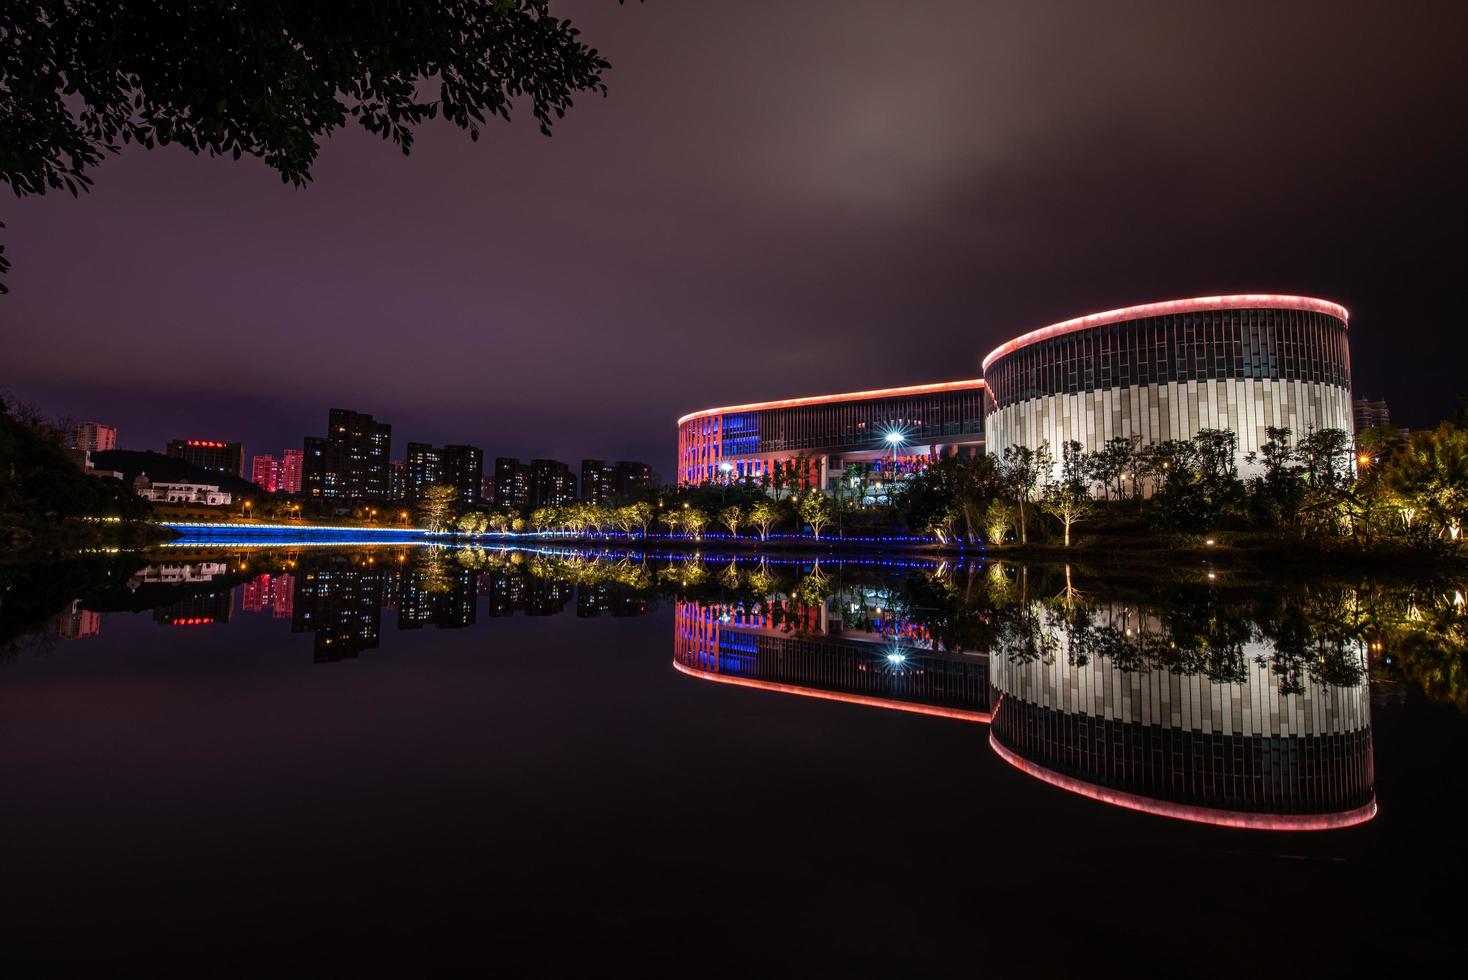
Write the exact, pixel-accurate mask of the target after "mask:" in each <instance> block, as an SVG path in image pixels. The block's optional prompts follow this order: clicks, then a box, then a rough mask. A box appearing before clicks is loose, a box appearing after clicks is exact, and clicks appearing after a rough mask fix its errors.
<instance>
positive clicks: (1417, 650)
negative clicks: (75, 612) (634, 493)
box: [0, 547, 1468, 712]
mask: <svg viewBox="0 0 1468 980" xmlns="http://www.w3.org/2000/svg"><path fill="white" fill-rule="evenodd" d="M183 557H185V556H183V555H180V554H179V553H177V552H175V553H172V554H167V555H157V556H149V557H148V558H147V559H140V558H137V557H135V556H118V555H96V556H77V557H73V558H70V559H67V560H65V561H58V562H52V563H43V564H14V565H0V594H3V595H4V602H3V603H0V642H3V643H6V644H7V645H14V644H15V643H17V642H18V638H19V637H21V636H23V635H25V634H27V633H34V632H35V631H37V630H40V629H42V628H44V627H45V626H46V624H47V619H48V617H54V616H56V615H58V614H59V613H60V612H61V611H62V609H63V607H68V606H70V607H72V608H86V609H89V610H97V611H101V612H105V611H108V610H111V609H136V608H151V607H150V606H148V605H147V604H146V603H149V602H152V603H153V605H158V604H160V603H162V602H164V601H165V596H164V595H163V594H161V593H157V591H156V589H152V587H150V589H147V590H143V591H142V592H138V591H136V590H131V591H130V590H126V589H124V588H123V587H122V586H121V581H120V580H121V579H124V578H126V577H127V576H126V572H125V571H124V572H122V573H119V571H118V569H119V568H120V567H121V566H123V565H128V564H129V563H130V564H131V565H132V566H133V567H136V566H138V565H140V564H145V563H147V562H152V563H154V564H157V563H160V562H164V563H166V562H167V561H170V560H172V561H179V560H182V559H183ZM188 557H194V558H198V559H199V560H203V559H205V558H211V559H216V560H217V559H221V558H222V559H223V561H224V563H225V564H226V565H227V566H228V567H229V568H230V569H245V568H247V567H248V568H249V569H250V570H251V574H259V573H260V572H267V573H268V572H271V571H272V570H273V571H275V572H277V573H278V572H280V571H282V570H283V569H284V567H285V565H286V564H287V563H291V564H292V565H293V564H294V563H295V562H296V561H298V560H299V561H301V562H303V563H306V564H310V563H313V562H315V563H318V564H319V563H322V562H330V563H333V564H334V565H337V566H340V569H341V570H340V571H339V572H338V573H337V574H338V575H340V576H348V577H349V576H350V575H352V574H354V572H353V571H352V570H353V569H356V568H367V567H372V568H373V570H374V572H373V573H374V574H377V575H384V576H386V577H387V581H388V587H387V588H386V589H385V590H384V599H383V601H384V602H392V601H394V599H393V596H395V595H397V592H398V587H397V584H396V583H397V582H398V581H399V580H403V581H410V582H412V583H413V584H414V586H415V588H416V590H417V591H418V592H421V593H426V594H429V595H443V594H446V593H448V592H450V591H452V590H455V589H458V588H460V587H461V586H459V585H458V584H457V582H458V580H457V578H456V577H455V575H454V574H450V569H453V568H457V569H460V570H461V571H462V570H470V571H473V572H489V573H492V574H493V575H495V576H509V577H511V578H513V579H516V580H519V581H522V582H528V581H542V582H546V583H549V584H554V585H555V586H556V587H557V588H574V587H582V586H585V587H596V588H612V589H615V590H617V592H618V593H619V594H622V595H624V596H630V597H637V598H640V599H641V600H644V601H645V602H646V603H647V604H649V606H650V604H651V603H653V602H654V601H655V600H656V599H657V598H658V597H676V598H682V599H692V600H708V601H716V602H720V603H723V604H726V605H733V606H735V607H739V608H744V609H748V610H752V611H753V610H758V611H760V612H761V614H764V615H768V616H769V617H771V619H772V620H773V621H774V622H777V623H779V624H780V627H781V628H782V629H787V630H789V631H790V632H799V631H801V630H803V629H807V628H808V624H809V617H808V616H807V615H805V614H804V613H802V612H801V611H800V610H802V609H809V608H811V607H814V606H817V605H820V604H823V603H829V604H830V605H831V607H832V609H833V610H838V611H839V617H840V620H841V622H842V624H843V626H844V628H845V629H847V630H854V631H862V632H873V633H883V634H900V635H903V636H905V637H907V638H909V639H910V640H913V641H921V642H925V643H931V644H933V645H935V646H936V647H938V648H941V649H944V650H949V651H956V652H957V651H1002V652H1003V654H1004V655H1005V656H1006V657H1008V658H1011V659H1013V660H1015V661H1025V660H1030V659H1039V660H1044V659H1046V658H1054V657H1062V658H1065V660H1066V661H1067V662H1068V663H1072V664H1076V665H1085V664H1088V663H1090V662H1092V661H1094V660H1098V659H1104V660H1106V661H1107V662H1108V663H1109V664H1111V665H1113V666H1114V667H1115V668H1117V669H1120V670H1124V671H1143V670H1149V669H1166V670H1170V671H1174V672H1177V673H1180V674H1185V675H1192V674H1199V675H1202V676H1205V677H1207V678H1209V679H1210V680H1214V681H1217V682H1220V683H1227V682H1238V681H1239V680H1240V679H1241V678H1243V677H1244V676H1245V672H1246V670H1247V667H1248V662H1249V659H1250V658H1251V657H1253V658H1256V659H1258V658H1263V660H1264V661H1266V662H1267V665H1268V667H1269V669H1270V671H1271V673H1272V676H1273V677H1274V678H1275V679H1276V681H1277V683H1278V686H1279V691H1280V693H1282V694H1297V693H1299V692H1301V691H1303V690H1304V688H1305V685H1307V684H1309V683H1326V684H1331V685H1336V686H1351V685H1354V684H1357V683H1360V681H1361V678H1362V676H1363V670H1364V668H1363V657H1362V653H1363V652H1364V653H1365V654H1366V655H1367V656H1368V657H1369V660H1370V663H1371V667H1372V678H1373V681H1374V682H1375V683H1378V684H1383V685H1392V684H1395V685H1402V686H1404V687H1405V686H1414V687H1416V688H1420V689H1421V690H1422V691H1424V692H1425V693H1426V694H1427V695H1428V696H1429V697H1431V698H1433V699H1434V700H1438V701H1445V702H1449V703H1452V704H1454V705H1456V706H1457V707H1458V708H1459V709H1460V710H1463V711H1465V712H1468V613H1465V603H1464V591H1465V588H1468V587H1465V585H1464V584H1463V583H1461V582H1458V581H1456V580H1453V579H1451V578H1446V577H1445V578H1416V579H1401V578H1389V577H1380V578H1364V577H1362V578H1354V579H1344V578H1329V577H1326V578H1322V579H1317V580H1311V581H1305V582H1300V581H1292V580H1284V581H1271V582H1269V583H1267V584H1262V583H1260V582H1259V581H1258V580H1257V579H1255V578H1250V577H1247V576H1243V575H1237V574H1227V573H1218V577H1217V578H1211V577H1209V575H1208V574H1207V572H1206V571H1200V570H1192V569H1178V570H1171V571H1169V572H1168V573H1167V574H1165V575H1160V576H1157V575H1153V576H1150V577H1149V576H1144V575H1130V576H1129V575H1123V574H1118V573H1115V572H1108V573H1106V574H1104V575H1102V574H1091V573H1087V572H1086V571H1084V570H1082V569H1078V568H1070V567H1067V566H1063V565H1062V566H1042V565H1036V566H1025V565H1018V564H1012V563H998V562H996V563H985V562H979V561H969V562H945V561H941V560H936V559H935V560H932V561H930V562H929V561H926V560H925V559H915V560H906V561H903V562H900V564H907V565H913V564H921V565H924V566H925V567H923V568H922V569H921V570H908V571H905V572H894V571H893V570H892V569H891V568H888V567H884V564H883V563H882V562H881V561H877V560H867V559H862V558H848V559H846V560H842V559H839V558H823V559H821V560H819V561H816V560H810V559H791V558H785V559H777V558H770V559H761V558H752V557H750V556H747V555H739V556H729V555H725V556H720V557H717V558H704V557H702V556H698V555H681V556H674V557H663V558H658V557H653V556H647V555H641V554H636V553H620V554H615V555H612V554H598V553H590V552H577V551H574V550H569V549H568V550H565V551H562V552H554V551H549V550H544V549H541V550H516V549H486V548H457V549H456V548H440V547H432V548H411V549H401V548H380V549H377V550H376V551H373V552H363V553H360V554H350V553H347V552H343V551H340V550H337V551H332V552H329V553H313V552H312V551H310V550H309V549H307V550H299V551H297V550H292V551H289V552H285V551H276V552H252V553H249V554H246V553H242V552H235V553H225V554H223V555H221V554H220V553H219V552H218V550H217V549H214V550H211V551H209V552H208V553H207V554H206V553H205V552H204V551H200V552H199V553H198V554H191V555H189V556H188ZM277 566H279V567H277ZM232 574H234V573H233V572H232ZM246 577H248V576H247V575H245V574H236V575H235V578H237V579H238V580H240V581H243V580H244V579H245V578H246ZM178 588H179V589H186V588H187V586H184V585H180V586H178ZM180 594H181V593H180ZM483 594H484V590H483V587H481V588H480V595H483ZM174 598H177V597H174ZM74 600H75V602H74ZM167 601H173V600H172V599H170V600H167ZM1251 651H1252V652H1251Z"/></svg>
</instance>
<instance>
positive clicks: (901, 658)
mask: <svg viewBox="0 0 1468 980" xmlns="http://www.w3.org/2000/svg"><path fill="white" fill-rule="evenodd" d="M887 662H888V663H889V664H905V663H907V654H905V653H889V654H887Z"/></svg>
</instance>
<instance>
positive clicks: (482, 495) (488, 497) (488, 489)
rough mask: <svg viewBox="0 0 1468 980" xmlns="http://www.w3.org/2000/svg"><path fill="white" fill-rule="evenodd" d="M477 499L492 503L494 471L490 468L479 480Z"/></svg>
mask: <svg viewBox="0 0 1468 980" xmlns="http://www.w3.org/2000/svg"><path fill="white" fill-rule="evenodd" d="M479 499H480V500H482V501H483V502H484V503H486V504H492V503H494V502H495V499H494V471H493V470H490V471H489V472H488V473H486V474H484V476H483V477H481V478H480V480H479Z"/></svg>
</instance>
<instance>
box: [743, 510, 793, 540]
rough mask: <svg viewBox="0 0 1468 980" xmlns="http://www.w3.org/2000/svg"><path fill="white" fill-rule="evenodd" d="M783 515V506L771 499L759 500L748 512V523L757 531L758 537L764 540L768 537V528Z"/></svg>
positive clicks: (778, 521) (776, 522)
mask: <svg viewBox="0 0 1468 980" xmlns="http://www.w3.org/2000/svg"><path fill="white" fill-rule="evenodd" d="M784 516H785V508H783V507H781V506H780V505H779V503H777V502H776V501H773V500H761V501H759V502H758V503H756V504H755V505H754V507H753V508H752V509H751V510H750V512H749V523H750V524H752V525H754V527H755V528H756V529H757V530H758V531H759V539H760V540H761V541H766V540H768V539H769V537H770V529H771V528H772V527H774V526H775V525H776V524H778V523H780V521H781V520H782V519H783V518H784Z"/></svg>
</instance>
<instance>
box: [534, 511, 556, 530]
mask: <svg viewBox="0 0 1468 980" xmlns="http://www.w3.org/2000/svg"><path fill="white" fill-rule="evenodd" d="M530 526H531V527H533V528H535V530H537V531H549V530H550V529H551V528H554V527H560V526H561V512H560V510H559V509H558V508H555V507H537V508H535V509H534V510H533V511H531V512H530Z"/></svg>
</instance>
